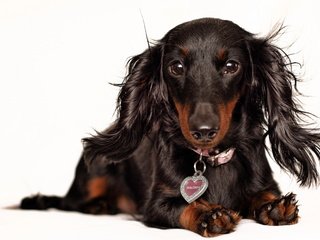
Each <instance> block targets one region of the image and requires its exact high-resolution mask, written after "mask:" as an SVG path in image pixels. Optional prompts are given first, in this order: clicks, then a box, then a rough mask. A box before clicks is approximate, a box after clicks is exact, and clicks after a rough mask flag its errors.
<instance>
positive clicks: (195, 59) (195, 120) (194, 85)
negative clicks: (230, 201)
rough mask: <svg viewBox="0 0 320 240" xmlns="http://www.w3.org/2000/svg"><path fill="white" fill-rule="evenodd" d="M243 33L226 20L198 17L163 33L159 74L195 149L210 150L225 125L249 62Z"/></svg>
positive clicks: (225, 127)
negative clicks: (198, 18) (164, 35)
mask: <svg viewBox="0 0 320 240" xmlns="http://www.w3.org/2000/svg"><path fill="white" fill-rule="evenodd" d="M249 35H250V34H249V33H247V32H246V31H244V30H243V29H241V28H240V27H238V26H237V25H235V24H233V23H232V22H228V21H222V20H217V19H201V20H197V21H192V22H189V23H187V24H183V25H180V26H177V27H176V28H174V29H172V30H171V31H170V32H169V33H168V34H167V35H166V37H165V38H164V39H165V41H166V42H165V46H164V50H163V63H162V71H163V77H164V79H165V81H166V83H167V85H168V88H169V92H170V95H171V96H172V100H173V102H174V105H175V107H176V109H177V113H178V117H179V123H180V127H181V131H182V133H183V136H184V137H185V138H186V140H187V141H188V142H189V143H190V144H191V145H192V146H193V147H194V148H196V149H200V150H202V151H203V150H207V151H208V150H209V151H210V150H211V149H213V148H214V147H216V146H217V145H218V144H219V143H220V142H221V141H222V140H223V138H224V136H225V135H226V133H227V132H228V130H229V128H230V124H231V118H232V115H233V111H234V109H235V106H236V105H237V102H238V100H239V98H240V96H241V94H242V90H243V85H244V83H243V80H244V75H245V74H246V72H247V68H248V66H249V65H250V64H249V63H250V59H249V54H248V51H247V48H246V41H245V40H246V38H248V37H249Z"/></svg>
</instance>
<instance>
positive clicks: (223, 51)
mask: <svg viewBox="0 0 320 240" xmlns="http://www.w3.org/2000/svg"><path fill="white" fill-rule="evenodd" d="M227 56H228V50H227V49H226V48H220V49H219V50H218V52H217V59H218V61H221V62H223V61H225V60H226V58H227Z"/></svg>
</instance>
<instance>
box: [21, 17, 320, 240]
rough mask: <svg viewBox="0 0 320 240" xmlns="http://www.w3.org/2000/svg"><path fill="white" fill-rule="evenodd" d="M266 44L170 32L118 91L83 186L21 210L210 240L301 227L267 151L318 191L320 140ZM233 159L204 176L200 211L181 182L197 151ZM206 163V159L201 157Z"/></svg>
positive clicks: (222, 27) (217, 32) (85, 158)
mask: <svg viewBox="0 0 320 240" xmlns="http://www.w3.org/2000/svg"><path fill="white" fill-rule="evenodd" d="M279 32H280V30H279V31H277V32H275V34H273V35H270V36H268V37H266V38H257V37H256V36H255V35H253V34H251V33H249V32H247V31H245V30H243V29H242V28H240V27H239V26H237V25H236V24H234V23H232V22H230V21H224V20H220V19H212V18H206V19H198V20H194V21H190V22H187V23H183V24H181V25H179V26H177V27H175V28H174V29H172V30H170V31H169V32H168V33H167V34H166V35H165V36H164V38H163V39H161V40H160V41H158V42H157V43H156V44H154V45H152V46H151V47H150V48H149V49H147V50H146V51H144V52H143V53H141V54H140V55H137V56H135V57H133V58H132V59H131V60H130V61H129V64H128V69H129V70H128V75H127V76H126V78H125V79H124V82H123V84H121V85H120V87H121V91H120V94H119V98H118V118H117V120H116V121H115V122H114V123H113V124H112V125H111V126H110V127H109V128H107V129H106V130H105V131H103V132H101V133H97V134H96V135H95V136H92V137H90V138H85V139H84V140H83V141H84V151H83V155H82V157H81V159H80V162H79V164H78V167H77V170H76V177H75V180H74V182H73V184H72V186H71V188H70V190H69V192H68V193H67V195H66V196H65V197H63V198H60V197H48V196H42V195H38V196H33V197H30V198H25V199H24V200H23V201H22V203H21V208H24V209H47V208H51V207H53V208H58V209H62V210H70V211H80V212H85V213H93V214H115V213H119V212H126V213H130V214H138V215H139V216H141V220H142V221H143V222H145V223H146V224H148V225H151V226H157V227H166V228H176V227H178V228H186V229H189V230H191V231H194V232H196V233H199V234H201V235H202V236H206V237H210V236H216V235H219V234H224V233H228V232H231V231H233V230H234V228H235V227H236V224H237V223H238V222H239V220H240V219H241V217H244V218H252V219H255V220H256V221H257V222H259V223H262V224H268V225H281V224H293V223H296V222H297V221H298V209H297V206H296V203H297V201H296V200H295V195H294V194H288V195H285V196H282V195H281V192H280V190H279V188H278V185H277V183H276V181H275V180H274V179H273V176H272V171H271V168H270V166H269V163H268V160H267V157H266V141H267V140H270V146H271V151H270V152H271V155H272V156H273V158H274V160H275V161H276V162H277V163H278V164H279V165H280V167H281V168H283V169H284V170H287V171H288V172H290V173H292V174H293V175H294V176H296V177H297V180H298V181H299V182H300V183H301V185H306V186H309V185H311V184H313V183H317V181H318V172H317V169H316V164H317V161H318V159H319V158H320V152H319V150H320V149H319V140H320V135H319V133H318V130H317V129H311V128H310V129H309V128H307V127H306V124H305V122H303V121H302V118H304V116H305V115H308V114H307V113H305V112H303V111H302V110H300V109H299V107H298V105H297V104H296V101H295V99H294V94H295V93H296V90H295V87H296V84H297V82H298V80H297V78H296V76H295V75H294V73H293V72H292V70H291V65H292V64H291V62H290V59H289V57H288V55H287V54H286V53H285V52H283V51H282V50H281V49H279V48H278V47H276V46H275V45H273V43H272V40H273V38H274V37H275V36H276V35H277V34H278V33H279ZM230 147H233V148H235V149H236V150H235V154H234V155H233V157H232V159H231V160H230V161H229V162H228V163H227V164H224V165H220V166H217V167H211V166H209V165H207V170H206V172H205V173H204V175H205V177H206V178H207V179H208V181H209V187H208V190H207V191H206V192H205V193H204V195H202V196H201V198H200V199H198V200H196V201H195V202H193V203H191V204H187V202H186V201H185V200H184V199H183V198H182V196H181V194H180V191H179V188H180V184H181V182H182V181H183V179H184V178H185V177H187V176H192V175H193V174H194V170H193V164H194V163H195V161H197V160H198V159H199V155H198V153H196V152H195V151H194V150H196V151H203V152H204V153H207V154H212V152H221V151H224V150H226V149H228V148H230ZM204 159H206V157H204Z"/></svg>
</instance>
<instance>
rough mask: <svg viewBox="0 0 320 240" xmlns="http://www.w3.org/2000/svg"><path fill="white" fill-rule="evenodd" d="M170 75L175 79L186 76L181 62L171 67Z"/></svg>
mask: <svg viewBox="0 0 320 240" xmlns="http://www.w3.org/2000/svg"><path fill="white" fill-rule="evenodd" d="M169 73H170V74H171V75H172V76H173V77H180V76H182V75H183V74H184V66H183V64H182V63H181V62H178V61H177V62H174V63H172V64H171V65H170V66H169Z"/></svg>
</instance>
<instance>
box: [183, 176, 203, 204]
mask: <svg viewBox="0 0 320 240" xmlns="http://www.w3.org/2000/svg"><path fill="white" fill-rule="evenodd" d="M207 188H208V180H207V179H206V178H205V177H204V176H202V175H199V176H192V177H186V178H185V179H184V180H183V181H182V183H181V185H180V192H181V195H182V196H183V198H184V199H185V200H186V201H187V202H188V203H191V202H193V201H195V200H196V199H198V198H199V197H200V196H201V195H202V194H203V193H204V192H205V191H206V190H207Z"/></svg>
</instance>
